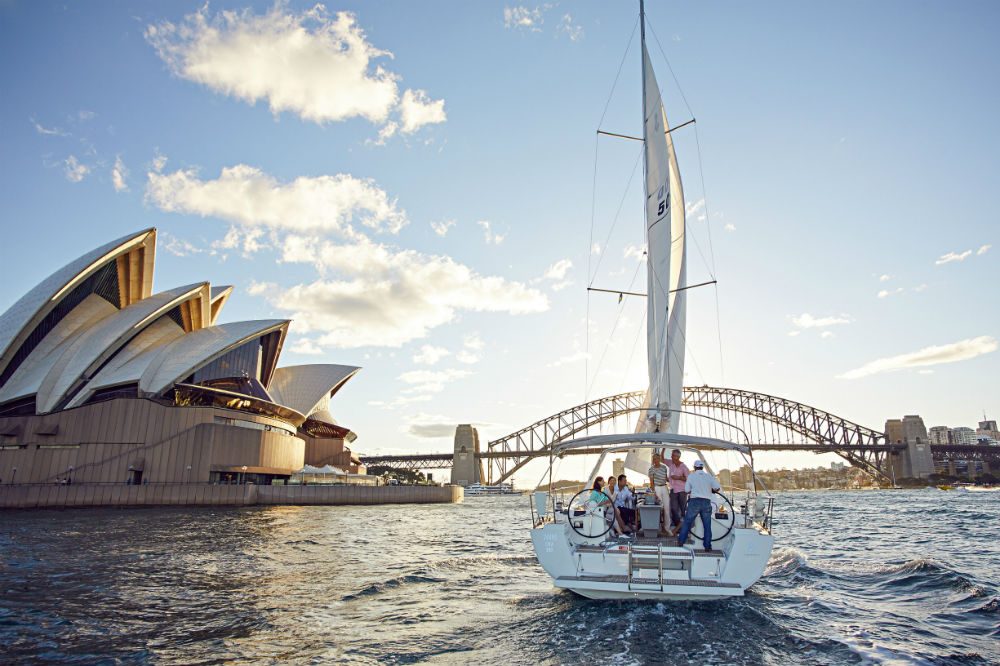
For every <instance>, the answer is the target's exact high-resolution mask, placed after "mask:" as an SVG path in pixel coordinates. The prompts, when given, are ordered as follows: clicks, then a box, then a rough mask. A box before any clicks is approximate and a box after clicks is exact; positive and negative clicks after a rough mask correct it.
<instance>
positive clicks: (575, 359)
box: [547, 351, 590, 368]
mask: <svg viewBox="0 0 1000 666" xmlns="http://www.w3.org/2000/svg"><path fill="white" fill-rule="evenodd" d="M588 358H590V354H588V353H587V352H585V351H578V352H574V353H572V354H569V355H567V356H562V357H560V358H557V359H556V360H554V361H552V362H551V363H549V364H548V366H547V367H549V368H558V367H559V366H560V365H567V364H569V363H579V362H580V361H585V360H587V359H588Z"/></svg>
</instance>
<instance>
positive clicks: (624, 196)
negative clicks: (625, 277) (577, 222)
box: [587, 145, 645, 289]
mask: <svg viewBox="0 0 1000 666" xmlns="http://www.w3.org/2000/svg"><path fill="white" fill-rule="evenodd" d="M644 151H645V145H644V146H643V148H642V149H640V150H639V152H638V153H637V154H636V156H635V164H633V165H632V175H630V176H629V177H628V183H626V184H625V191H624V192H622V198H621V201H619V202H618V210H617V211H616V212H615V217H614V219H613V220H612V221H611V228H610V229H608V235H607V237H606V238H605V239H604V246H603V248H602V251H601V253H600V254H599V255H597V265H596V266H594V274H593V275H588V276H587V280H588V282H587V286H588V287H593V286H594V280H596V279H597V272H598V271H599V270H601V262H602V261H603V260H604V255H605V252H604V250H606V249H607V247H608V243H610V242H611V234H613V233H614V231H615V226H616V225H617V224H618V220H619V219H621V214H622V208H624V207H625V201H626V199H628V193H629V192H631V191H632V181H633V180H635V172H636V170H637V169H638V167H639V158H640V157H642V155H643V153H644ZM595 189H596V185H595ZM591 246H592V247H593V244H591ZM587 265H588V270H589V265H590V263H589V261H588V264H587ZM629 289H631V286H630V287H629Z"/></svg>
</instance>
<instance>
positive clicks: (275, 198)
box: [146, 164, 407, 236]
mask: <svg viewBox="0 0 1000 666" xmlns="http://www.w3.org/2000/svg"><path fill="white" fill-rule="evenodd" d="M147 178H148V182H147V184H146V200H147V201H149V202H151V203H153V204H155V205H156V206H158V207H159V208H160V209H161V210H164V211H167V212H173V213H189V214H194V215H200V216H202V217H216V218H219V219H222V220H226V221H228V222H235V223H237V224H241V225H245V226H248V227H269V228H272V229H283V230H288V231H298V232H320V231H326V232H338V233H341V234H343V235H345V236H354V235H355V232H354V229H353V227H352V226H351V223H352V222H355V221H357V222H360V223H361V225H363V226H365V227H368V228H370V229H373V230H375V231H377V232H388V233H393V234H394V233H397V232H398V231H399V230H400V229H401V228H402V227H403V226H404V225H405V224H406V223H407V219H406V212H405V211H403V210H402V209H400V208H399V207H398V206H397V205H396V200H395V199H390V198H389V195H387V194H386V193H385V191H384V190H382V189H381V188H379V187H378V186H377V185H376V184H375V183H374V181H372V180H368V179H361V178H356V177H354V176H351V175H349V174H337V175H335V176H318V177H315V178H309V177H305V176H300V177H299V178H296V179H295V180H293V181H292V182H290V183H280V182H278V181H277V180H276V179H275V178H274V177H273V176H270V175H268V174H266V173H264V172H263V171H261V170H260V169H257V168H256V167H251V166H247V165H245V164H238V165H236V166H233V167H226V168H223V169H222V172H221V174H220V175H219V177H218V178H216V179H215V180H202V179H200V178H199V177H198V174H197V172H196V171H195V170H194V169H181V170H178V171H175V172H173V173H159V172H157V171H150V172H148V173H147Z"/></svg>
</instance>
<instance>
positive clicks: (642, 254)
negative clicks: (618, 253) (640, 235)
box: [624, 245, 646, 261]
mask: <svg viewBox="0 0 1000 666" xmlns="http://www.w3.org/2000/svg"><path fill="white" fill-rule="evenodd" d="M624 254H625V258H626V259H628V258H629V257H635V258H636V259H637V260H639V261H643V260H644V259H645V258H646V247H645V246H643V245H626V246H625V253H624Z"/></svg>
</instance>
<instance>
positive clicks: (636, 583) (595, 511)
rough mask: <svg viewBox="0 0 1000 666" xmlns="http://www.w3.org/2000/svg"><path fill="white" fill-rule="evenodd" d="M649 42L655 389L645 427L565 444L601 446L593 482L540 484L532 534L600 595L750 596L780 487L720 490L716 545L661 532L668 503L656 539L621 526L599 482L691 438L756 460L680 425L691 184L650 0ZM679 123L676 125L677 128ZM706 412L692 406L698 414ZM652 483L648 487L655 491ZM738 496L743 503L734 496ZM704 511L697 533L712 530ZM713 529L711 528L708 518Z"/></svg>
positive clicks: (544, 558) (642, 466)
mask: <svg viewBox="0 0 1000 666" xmlns="http://www.w3.org/2000/svg"><path fill="white" fill-rule="evenodd" d="M639 21H640V36H641V45H642V46H641V50H642V111H643V136H642V140H643V143H644V144H645V145H644V158H645V159H644V166H645V168H644V170H645V188H644V194H645V202H646V205H645V229H646V233H645V235H646V247H647V265H646V270H647V294H646V296H647V315H646V322H647V324H646V325H647V336H646V337H647V340H646V343H647V344H646V347H647V365H648V374H649V388H648V391H647V393H646V399H645V401H644V405H643V409H642V410H641V411H640V417H639V418H638V421H637V424H636V428H635V432H633V433H627V434H611V435H598V436H591V437H582V438H577V439H574V440H570V441H565V442H561V443H559V444H557V445H555V446H554V447H553V451H552V456H551V458H550V469H549V474H548V476H549V479H550V483H551V479H552V471H551V465H552V464H554V463H555V461H556V459H557V458H559V457H561V456H562V455H564V454H566V453H568V452H570V451H571V450H572V449H586V450H588V451H592V450H594V449H598V450H600V451H601V453H600V458H599V460H598V462H597V465H596V466H595V467H594V471H593V473H592V474H591V477H590V483H589V484H588V489H585V490H583V491H581V492H579V493H577V494H576V495H575V496H573V497H572V498H570V499H569V501H563V500H561V499H560V498H558V497H557V496H556V494H555V493H554V492H552V488H551V486H550V489H549V491H548V492H546V491H539V492H536V493H535V495H534V499H533V502H532V529H531V541H532V544H533V546H534V549H535V554H536V556H537V558H538V561H539V563H540V564H541V566H542V568H543V569H545V571H546V572H547V573H548V574H549V575H550V576H551V577H552V580H553V583H554V585H555V586H556V587H557V588H563V589H567V590H571V591H573V592H576V593H578V594H580V595H582V596H585V597H589V598H599V599H629V598H652V599H686V600H699V599H701V600H703V599H716V598H720V597H733V596H742V595H743V594H744V592H745V590H746V589H747V588H748V587H750V586H751V585H753V584H754V583H755V582H756V581H757V580H758V579H759V578H760V576H761V575H762V574H763V572H764V569H765V567H766V566H767V562H768V560H769V558H770V555H771V550H772V548H773V545H774V537H773V535H772V534H771V514H772V511H773V498H772V497H770V496H768V495H767V494H766V493H763V492H759V491H758V489H757V483H756V482H753V483H752V484H750V485H749V486H748V488H747V491H746V496H745V497H744V498H742V502H741V501H740V500H737V499H736V498H735V497H728V496H726V495H725V494H724V493H723V494H720V495H719V496H718V497H719V500H718V501H719V507H718V509H717V510H716V511H715V512H713V518H712V543H711V548H710V549H708V550H699V549H696V548H695V546H694V545H693V542H688V543H678V541H677V539H676V538H673V537H666V538H661V536H660V532H659V529H658V528H659V508H658V507H657V508H656V510H655V511H649V512H640V513H646V514H647V515H648V516H650V517H651V518H647V519H646V520H647V521H650V522H651V521H655V523H656V524H655V526H653V528H652V529H649V525H645V526H644V527H645V529H644V530H643V533H644V534H647V535H649V538H634V539H626V540H622V539H612V538H610V537H609V535H610V533H611V532H612V527H613V524H612V523H613V522H614V512H613V510H612V509H609V508H608V506H607V504H608V502H607V501H605V500H606V499H607V498H606V496H603V497H602V494H601V493H600V492H599V491H598V492H594V491H591V490H590V489H589V487H590V486H592V484H593V480H594V479H595V478H596V476H597V474H598V470H600V469H604V465H605V461H606V459H607V456H608V455H611V454H615V453H626V460H625V465H626V467H629V468H630V469H633V470H636V471H638V472H640V473H642V474H645V473H646V470H647V469H648V467H649V461H650V458H651V453H652V452H653V451H655V450H659V449H662V448H664V447H668V446H669V447H670V448H676V449H680V450H681V451H682V452H686V453H687V454H688V455H689V459H690V457H691V456H694V457H695V458H697V459H698V460H700V461H701V462H702V464H703V465H704V467H705V468H706V470H709V471H710V472H711V468H710V466H709V461H708V460H707V459H706V456H705V453H706V452H707V451H727V452H731V453H732V454H735V455H738V456H742V457H743V459H744V462H745V463H746V465H747V466H748V467H750V469H751V474H752V468H753V466H752V457H750V455H749V454H750V448H749V441H746V442H743V443H740V442H731V441H726V440H722V439H714V438H705V437H693V436H689V435H685V434H682V433H681V432H680V420H681V415H682V413H683V412H682V410H681V396H682V390H683V384H682V380H683V376H684V351H685V319H686V309H687V302H686V301H687V288H688V285H687V267H686V238H685V206H684V190H683V186H682V183H681V175H680V169H679V168H678V164H677V156H676V154H675V152H674V142H673V139H672V137H671V132H672V131H673V130H672V129H671V128H670V126H669V123H668V121H667V115H666V111H665V110H664V106H663V100H662V98H661V95H660V88H659V86H658V85H657V82H656V75H655V73H654V71H653V67H652V64H651V62H650V58H649V52H648V51H647V49H646V17H645V8H644V6H643V2H642V0H640V4H639ZM674 129H676V128H674ZM693 416H694V415H692V417H693ZM651 495H652V493H651V492H650V493H648V494H647V497H648V496H651ZM734 503H735V505H734ZM699 526H700V523H699V522H698V521H696V523H695V529H694V530H692V534H694V536H696V537H697V539H698V540H701V533H700V532H699V530H698V528H699ZM702 529H703V528H702Z"/></svg>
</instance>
